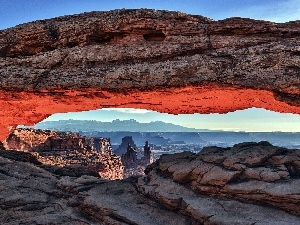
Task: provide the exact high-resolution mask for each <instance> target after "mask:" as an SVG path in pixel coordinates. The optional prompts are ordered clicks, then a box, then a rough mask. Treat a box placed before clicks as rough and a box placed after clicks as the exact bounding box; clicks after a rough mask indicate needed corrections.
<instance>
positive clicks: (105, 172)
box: [4, 129, 123, 180]
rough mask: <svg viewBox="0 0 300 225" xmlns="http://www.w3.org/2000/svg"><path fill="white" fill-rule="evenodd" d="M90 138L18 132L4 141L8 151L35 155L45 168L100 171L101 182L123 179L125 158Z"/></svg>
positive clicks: (64, 134) (75, 134)
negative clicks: (50, 166)
mask: <svg viewBox="0 0 300 225" xmlns="http://www.w3.org/2000/svg"><path fill="white" fill-rule="evenodd" d="M95 142H96V140H95V139H93V138H86V137H82V136H80V135H78V134H77V133H66V132H55V131H50V130H35V129H16V130H14V132H13V133H11V134H10V135H9V137H8V138H7V139H6V140H5V141H4V147H5V148H6V149H8V150H13V149H15V150H18V151H25V152H31V153H32V154H33V155H34V156H35V157H36V158H37V159H38V160H39V161H40V162H41V163H43V164H44V165H52V166H56V167H58V168H62V169H63V170H67V169H66V168H64V167H67V168H71V167H74V169H75V167H77V170H82V169H84V170H86V169H90V170H92V171H96V172H97V173H98V174H99V176H100V177H101V178H105V179H110V180H115V179H122V178H123V165H122V162H121V158H120V157H118V156H117V155H115V154H114V153H113V151H112V149H111V145H110V141H109V139H106V138H100V140H98V142H99V144H98V146H96V143H95Z"/></svg>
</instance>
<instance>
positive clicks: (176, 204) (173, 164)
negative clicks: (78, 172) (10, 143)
mask: <svg viewBox="0 0 300 225" xmlns="http://www.w3.org/2000/svg"><path fill="white" fill-rule="evenodd" d="M7 152H10V153H11V154H10V155H7V154H6V153H7ZM15 153H16V152H15ZM18 153H19V154H18V155H17V156H16V155H15V157H14V152H13V151H7V150H5V151H0V164H1V170H0V176H1V196H0V203H1V208H0V214H1V217H0V223H1V224H5V225H12V224H114V225H116V224H117V225H119V224H120V225H121V224H122V225H124V224H132V225H133V224H145V225H147V224H149V225H150V224H151V225H159V224H163V225H164V224H179V225H181V224H187V225H188V224H189V225H190V224H193V225H196V224H197V225H198V224H204V225H212V224H226V225H227V224H228V225H229V224H230V225H231V224H235V225H238V224H243V225H244V224H249V225H250V224H259V225H265V224H275V225H281V224H287V225H289V224H290V225H294V224H300V217H299V216H300V208H299V204H298V203H299V198H300V196H299V187H300V185H299V177H300V176H299V175H300V170H299V168H300V167H299V161H300V155H299V150H288V149H284V148H279V147H275V146H272V145H270V144H269V143H266V142H261V143H242V144H238V145H235V146H234V147H232V148H226V149H224V148H216V147H210V148H206V149H204V150H203V151H202V152H200V153H198V154H194V153H191V152H183V153H179V154H174V155H164V156H162V157H161V158H160V159H159V160H158V161H157V162H156V163H155V164H152V165H151V166H149V167H148V169H147V175H146V176H140V177H135V178H129V179H126V180H116V181H108V180H104V179H101V178H97V177H93V176H88V175H83V176H80V177H74V176H63V175H55V174H53V173H50V172H47V171H45V170H43V169H42V168H38V167H36V166H34V164H32V163H28V162H26V159H27V156H25V155H24V156H23V157H22V154H26V152H18ZM253 156H255V157H253ZM49 171H51V170H49ZM29 196H30V197H29Z"/></svg>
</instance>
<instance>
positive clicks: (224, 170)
mask: <svg viewBox="0 0 300 225" xmlns="http://www.w3.org/2000/svg"><path fill="white" fill-rule="evenodd" d="M164 175H165V176H168V177H170V178H172V180H173V181H175V182H178V183H181V184H184V185H186V186H189V187H191V188H192V189H193V190H194V191H196V192H199V193H202V194H208V195H212V196H218V197H226V198H233V199H237V200H241V201H244V202H255V203H260V204H267V205H271V206H274V207H277V208H281V209H284V210H286V211H288V212H291V213H294V214H295V215H298V216H300V205H299V202H300V195H299V190H300V186H299V184H300V151H299V150H289V149H285V148H280V147H274V146H272V145H271V144H270V143H268V142H260V143H251V142H250V143H241V144H237V145H234V146H233V147H232V148H220V147H206V148H204V149H203V150H202V151H201V152H200V153H198V154H195V153H191V152H183V153H178V154H174V155H163V156H162V157H161V158H160V159H159V160H158V161H157V162H156V163H155V164H152V165H151V166H150V167H149V168H148V180H145V181H147V182H150V183H151V182H152V180H153V181H154V182H157V181H156V179H160V178H159V177H161V176H164ZM144 191H145V194H150V195H155V188H154V189H151V188H149V189H148V187H147V188H146V189H144ZM180 204H182V203H180ZM180 204H179V205H178V207H182V205H180ZM186 204H187V205H188V203H186ZM175 205H176V204H175Z"/></svg>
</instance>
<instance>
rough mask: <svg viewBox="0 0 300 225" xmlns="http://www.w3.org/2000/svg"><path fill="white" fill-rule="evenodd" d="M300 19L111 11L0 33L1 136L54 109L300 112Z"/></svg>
mask: <svg viewBox="0 0 300 225" xmlns="http://www.w3.org/2000/svg"><path fill="white" fill-rule="evenodd" d="M299 34H300V22H299V21H295V22H288V23H284V24H276V23H272V22H267V21H257V20H252V19H243V18H230V19H225V20H220V21H213V20H211V19H208V18H205V17H202V16H194V15H187V14H184V13H180V12H170V11H161V10H148V9H138V10H114V11H109V12H92V13H84V14H79V15H74V16H65V17H59V18H54V19H49V20H41V21H35V22H31V23H27V24H23V25H19V26H16V27H13V28H10V29H6V30H2V31H0V57H1V62H0V72H1V78H0V81H1V82H0V88H1V91H0V101H1V105H2V106H3V107H2V109H3V110H1V117H2V118H5V119H4V120H3V122H2V124H1V137H2V139H4V138H5V137H6V136H7V135H8V133H9V131H8V129H9V128H11V129H13V128H14V127H15V126H16V125H18V124H26V125H27V124H28V125H30V124H34V123H37V122H39V121H41V120H43V119H44V118H45V117H47V116H48V115H51V114H53V113H57V112H68V111H82V110H90V109H99V108H103V107H133V108H145V109H151V110H156V111H159V112H168V113H173V114H178V113H195V112H198V113H213V112H221V113H226V112H229V111H234V110H238V109H245V108H249V107H260V108H265V109H270V110H274V111H279V112H291V113H298V114H300V108H299V105H300V101H299V94H300V89H299V85H300V84H299V71H300V69H299V65H300V49H299V46H300V44H299V42H300V38H299V36H300V35H299Z"/></svg>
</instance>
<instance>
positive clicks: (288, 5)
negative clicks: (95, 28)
mask: <svg viewBox="0 0 300 225" xmlns="http://www.w3.org/2000/svg"><path fill="white" fill-rule="evenodd" d="M120 8H131V9H132V8H155V9H165V10H175V11H182V12H185V13H189V14H198V15H203V16H206V17H209V18H211V19H214V20H219V19H225V18H228V17H234V16H238V17H247V18H253V19H261V20H269V21H273V22H287V21H291V20H300V0H198V1H196V0H118V1H114V0H26V1H25V0H24V1H23V0H1V1H0V29H6V28H9V27H12V26H15V25H18V24H21V23H25V22H30V21H34V20H38V19H48V18H52V17H57V16H63V15H70V14H76V13H82V12H89V11H106V10H113V9H120ZM117 118H119V119H136V120H138V121H140V122H150V121H156V120H161V121H166V122H172V123H175V124H180V125H183V126H187V127H195V128H203V129H224V130H235V131H239V130H248V131H299V132H300V116H299V115H293V114H279V113H275V112H270V111H267V110H264V109H248V110H243V111H237V112H233V113H228V114H221V115H220V114H210V115H200V114H194V115H178V116H175V115H169V114H159V113H156V112H153V111H146V110H139V109H137V110H134V109H115V110H112V109H106V110H95V111H88V112H83V113H64V114H56V115H52V116H51V117H49V118H48V120H59V119H92V120H102V121H112V120H114V119H117Z"/></svg>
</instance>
